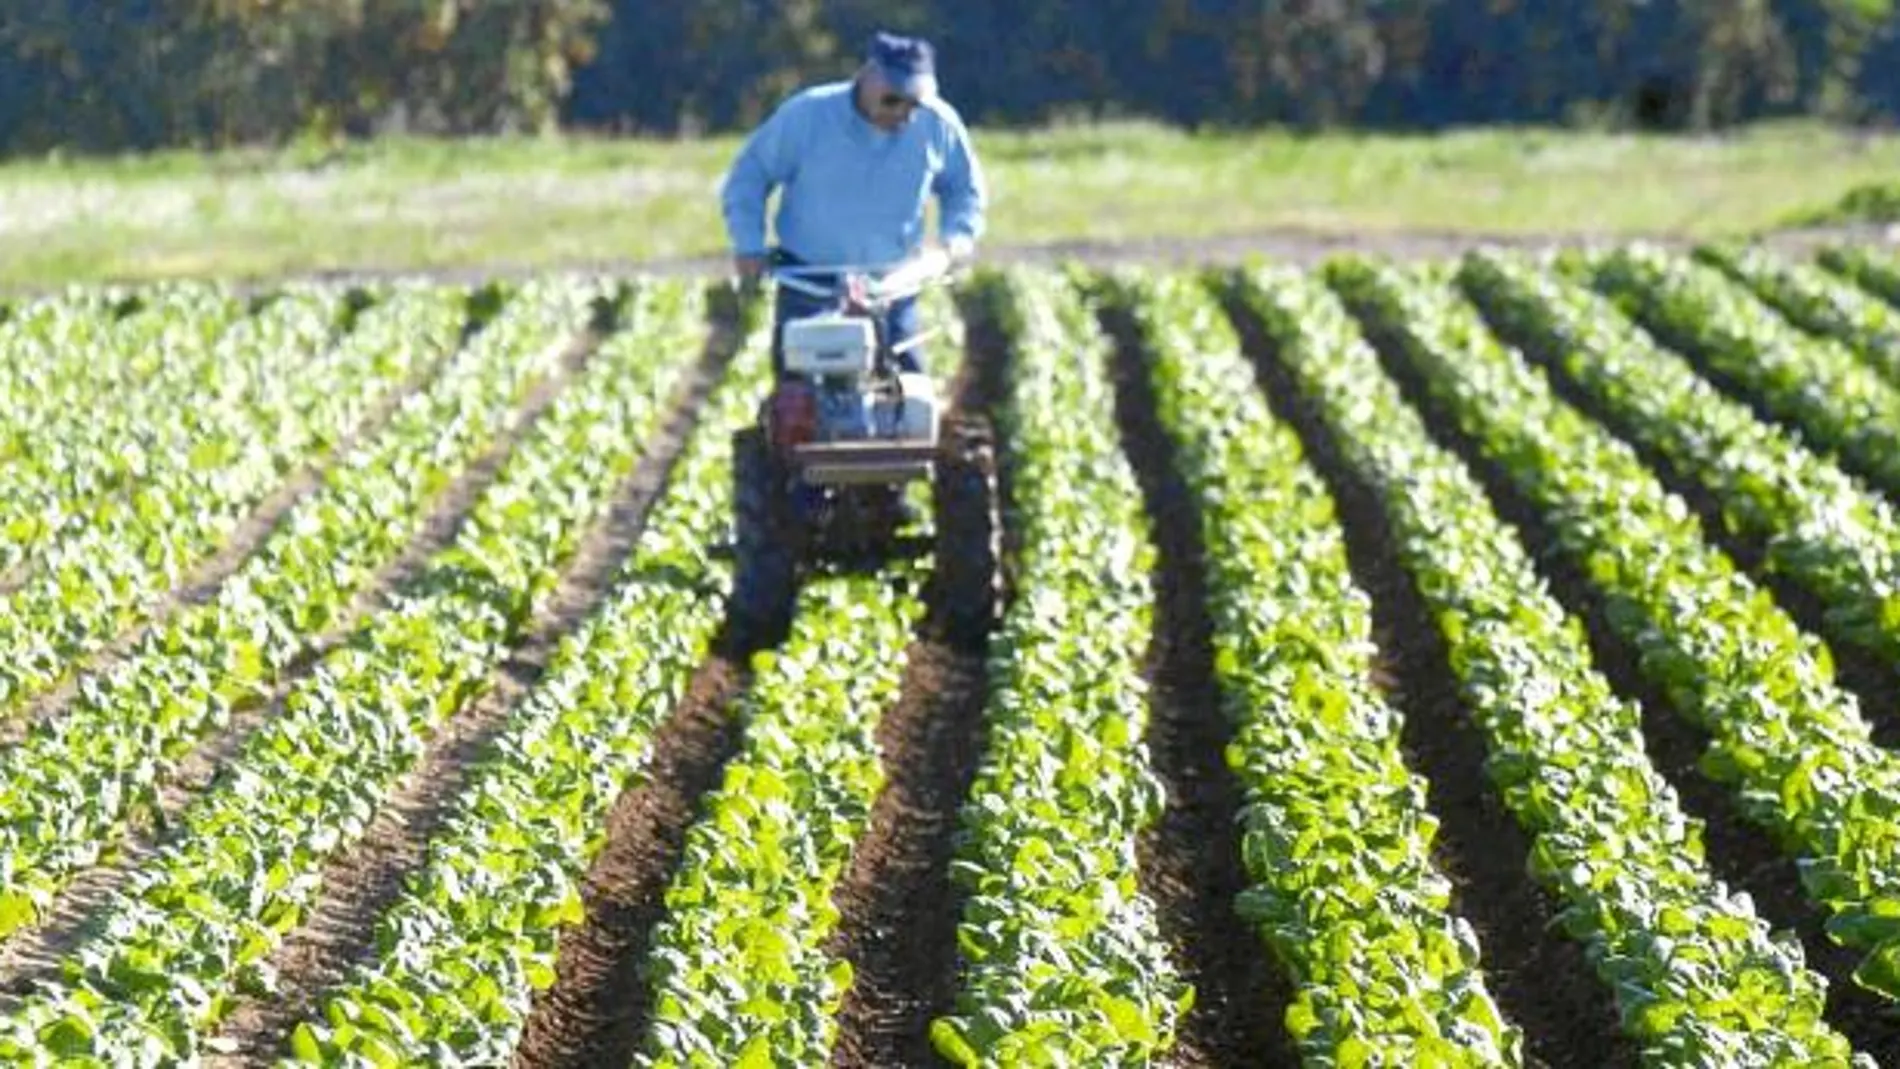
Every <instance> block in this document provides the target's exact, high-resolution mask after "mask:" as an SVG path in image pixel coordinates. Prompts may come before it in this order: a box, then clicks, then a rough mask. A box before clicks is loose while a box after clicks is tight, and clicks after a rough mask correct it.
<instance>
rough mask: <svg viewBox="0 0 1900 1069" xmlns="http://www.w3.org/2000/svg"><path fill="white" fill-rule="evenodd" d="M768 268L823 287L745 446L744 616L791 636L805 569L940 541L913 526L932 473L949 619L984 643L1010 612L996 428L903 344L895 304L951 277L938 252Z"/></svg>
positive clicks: (736, 460)
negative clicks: (892, 260) (1005, 609)
mask: <svg viewBox="0 0 1900 1069" xmlns="http://www.w3.org/2000/svg"><path fill="white" fill-rule="evenodd" d="M768 277H769V278H770V280H771V281H772V282H774V283H775V284H777V285H779V286H785V287H790V288H793V289H795V290H797V291H798V292H799V293H801V294H804V295H807V296H809V297H811V298H813V304H814V305H816V306H818V310H817V311H815V312H814V313H812V314H810V315H803V316H796V317H791V318H788V319H787V320H786V321H785V323H784V325H783V328H782V329H783V333H782V336H781V338H780V343H779V344H780V347H781V357H780V360H779V366H778V369H777V373H776V374H775V376H774V378H775V382H774V385H773V389H772V392H771V394H770V395H768V396H767V397H766V398H765V399H764V400H763V401H762V402H761V404H760V406H759V414H758V421H757V423H756V425H754V426H750V427H747V428H745V429H743V430H741V431H740V432H739V433H738V435H737V436H736V437H735V440H734V443H733V448H734V453H733V475H734V479H735V480H736V484H735V487H734V506H735V509H736V511H737V515H736V517H735V523H734V528H735V529H734V550H735V553H736V565H737V570H736V575H735V580H734V589H733V615H734V616H735V618H736V619H737V620H738V621H739V622H740V623H741V624H742V626H745V627H746V628H747V629H748V630H752V631H753V632H754V633H755V634H759V635H762V636H772V637H776V636H779V635H782V634H783V633H784V629H785V628H786V626H787V625H788V624H789V622H790V616H791V610H792V603H793V598H794V595H795V591H796V588H797V586H798V584H799V582H800V580H801V579H802V578H803V576H805V575H806V574H809V573H810V571H811V570H812V569H815V568H820V567H827V566H830V567H840V568H848V569H855V568H863V567H875V566H876V565H877V563H878V562H880V561H884V560H888V559H890V558H892V557H893V556H894V555H898V554H903V553H907V552H908V553H911V554H913V555H915V554H916V553H918V552H919V551H920V550H919V547H920V546H922V547H928V546H929V545H930V542H931V541H933V540H932V539H928V538H923V537H920V536H918V535H916V534H915V533H914V531H913V530H912V528H913V526H914V524H913V521H912V519H911V517H910V516H909V515H908V511H909V510H908V506H907V502H906V492H907V489H908V488H909V487H910V486H911V484H913V483H916V482H919V481H925V480H927V481H929V482H930V484H931V485H930V489H931V496H932V501H933V505H934V508H933V512H934V515H935V526H936V530H935V532H934V534H935V538H934V542H935V551H936V561H935V567H934V568H933V569H932V572H933V582H934V583H935V584H936V585H937V587H938V594H937V598H936V600H937V602H938V605H939V612H940V614H941V615H940V619H941V620H942V621H943V623H944V624H945V625H946V627H947V631H948V636H949V637H952V638H953V639H956V640H959V641H968V640H977V639H979V638H980V636H981V635H982V634H984V633H985V632H986V631H987V629H988V626H989V624H990V623H991V621H992V620H993V619H994V618H995V615H996V613H997V612H998V611H1000V604H999V603H1000V597H999V589H1000V582H999V581H998V579H997V575H998V572H997V566H998V555H999V554H998V547H999V545H1000V531H1001V523H1000V517H999V504H998V498H997V491H996V471H995V461H994V451H993V443H992V441H991V434H990V429H989V427H988V425H987V424H986V422H985V421H983V420H982V419H980V418H977V417H973V416H967V415H964V414H961V413H958V414H950V413H947V412H946V411H945V407H946V406H945V405H944V404H943V402H942V401H940V400H939V398H938V396H937V388H936V384H935V381H934V380H933V379H932V378H931V376H930V375H929V374H927V373H923V372H913V371H905V370H903V369H902V366H901V358H902V356H903V353H904V352H905V351H906V350H907V349H908V348H910V347H912V346H915V345H918V344H921V343H922V342H923V341H925V340H926V339H927V338H928V337H930V335H931V334H933V333H935V331H931V330H919V331H917V332H916V333H915V334H914V336H913V337H911V338H910V339H907V340H906V341H905V342H903V343H902V344H900V345H893V344H892V339H891V338H890V337H889V331H888V330H887V325H886V319H887V313H888V312H889V310H890V308H891V306H892V305H893V304H895V303H896V302H898V301H901V300H903V299H905V298H906V297H913V296H916V295H918V294H920V293H922V292H923V291H924V289H925V288H926V287H928V286H931V285H934V284H939V283H946V282H947V281H948V280H949V279H950V278H951V273H950V264H949V261H948V260H947V259H946V258H944V257H943V256H942V255H941V254H936V253H928V254H924V255H920V256H918V257H916V258H913V259H910V260H906V261H903V262H901V263H898V264H890V265H869V266H860V265H841V266H815V267H814V266H794V267H784V266H781V267H776V268H773V269H772V270H771V271H770V272H769V275H768Z"/></svg>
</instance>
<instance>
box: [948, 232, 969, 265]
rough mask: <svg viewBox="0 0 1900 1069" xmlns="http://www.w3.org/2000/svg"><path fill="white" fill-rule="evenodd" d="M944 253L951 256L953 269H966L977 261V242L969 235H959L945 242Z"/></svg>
mask: <svg viewBox="0 0 1900 1069" xmlns="http://www.w3.org/2000/svg"><path fill="white" fill-rule="evenodd" d="M943 251H944V252H945V253H948V254H949V256H950V266H951V268H953V269H954V268H958V267H965V266H968V264H969V263H970V261H971V260H974V259H976V242H974V241H972V240H970V237H969V235H967V234H958V235H956V236H955V237H953V238H951V239H950V240H949V241H946V242H944V245H943Z"/></svg>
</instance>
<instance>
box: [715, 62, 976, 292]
mask: <svg viewBox="0 0 1900 1069" xmlns="http://www.w3.org/2000/svg"><path fill="white" fill-rule="evenodd" d="M852 89H853V83H851V82H849V81H844V82H830V83H826V84H823V85H817V86H812V87H811V88H808V89H805V90H802V91H800V92H798V93H796V94H794V95H793V96H791V97H790V98H788V99H787V100H786V101H785V102H784V103H782V104H780V105H779V106H778V108H777V109H776V110H774V111H773V112H772V114H771V116H769V117H768V118H767V119H766V120H765V122H764V123H762V124H761V125H760V126H759V128H758V129H757V130H754V131H753V132H752V135H751V137H749V138H747V140H746V143H745V146H744V147H743V148H742V149H741V150H740V152H739V156H738V158H737V159H736V160H734V161H733V164H732V169H731V170H730V171H729V172H727V174H726V180H725V184H724V185H723V186H722V187H721V189H720V201H721V205H722V207H723V210H724V213H725V219H726V233H727V236H728V237H729V238H730V240H731V242H732V250H733V252H734V253H735V254H737V255H741V256H747V255H759V254H761V253H763V252H764V251H765V249H766V237H765V205H766V198H767V197H768V196H769V195H770V194H771V192H772V190H773V188H774V187H779V188H780V190H781V192H780V196H779V205H778V214H777V215H776V216H775V217H774V218H773V226H774V227H775V229H776V231H777V239H778V245H779V247H780V248H783V249H784V250H785V251H787V252H790V253H792V254H793V255H795V256H797V257H799V258H800V259H802V260H803V261H805V262H806V263H809V264H843V263H852V264H869V263H888V262H890V261H893V260H901V259H903V258H904V257H906V256H909V255H910V254H911V253H912V252H914V251H915V250H916V248H917V247H918V246H919V245H920V244H921V243H922V239H923V236H924V209H925V206H926V205H927V204H928V203H929V200H930V195H931V194H932V193H935V194H937V195H938V196H939V197H940V198H941V199H940V203H939V219H938V232H939V237H940V238H941V239H942V240H945V241H948V240H949V239H950V238H952V237H955V236H958V235H964V236H967V237H969V238H970V239H971V240H972V241H974V240H975V239H977V238H979V237H981V236H982V234H983V229H984V218H983V212H984V208H985V204H986V199H987V196H986V192H985V189H984V182H983V171H982V168H981V166H980V165H979V164H978V162H977V159H976V153H975V151H974V150H973V149H972V148H971V145H970V135H969V132H968V131H967V130H966V129H964V126H963V120H962V118H961V117H960V116H958V114H957V112H956V110H955V109H954V108H952V107H951V106H950V105H949V104H948V103H946V102H944V101H943V100H942V99H941V98H938V99H936V100H933V101H928V102H925V103H924V104H922V105H920V106H919V107H917V108H916V110H914V111H913V112H912V113H911V118H910V122H908V123H906V124H905V125H903V126H901V127H899V128H898V129H896V130H894V131H892V132H890V133H886V132H884V131H883V130H880V129H878V128H877V127H876V126H873V125H872V124H871V123H870V121H869V120H867V119H865V118H864V116H862V115H860V114H858V110H857V108H856V106H855V105H854V104H853V102H852V95H851V94H852Z"/></svg>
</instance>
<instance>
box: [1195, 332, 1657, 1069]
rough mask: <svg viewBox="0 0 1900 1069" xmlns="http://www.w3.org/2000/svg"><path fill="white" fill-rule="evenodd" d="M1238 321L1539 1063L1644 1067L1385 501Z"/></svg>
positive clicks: (1447, 858)
mask: <svg viewBox="0 0 1900 1069" xmlns="http://www.w3.org/2000/svg"><path fill="white" fill-rule="evenodd" d="M1229 314H1230V315H1231V316H1232V317H1233V319H1234V323H1235V326H1236V328H1237V329H1238V330H1239V331H1240V334H1241V337H1242V338H1243V340H1244V343H1245V346H1246V349H1247V352H1248V354H1249V356H1250V357H1251V358H1252V359H1253V362H1254V365H1255V369H1256V372H1257V373H1258V375H1259V378H1260V382H1261V386H1262V389H1263V390H1264V393H1265V395H1266V397H1267V400H1268V403H1269V405H1270V407H1271V408H1272V410H1273V412H1274V414H1275V415H1276V416H1277V417H1278V418H1279V419H1281V420H1283V421H1285V422H1286V423H1287V424H1288V425H1289V426H1291V427H1293V428H1294V429H1295V430H1296V431H1297V432H1298V434H1299V437H1300V440H1301V442H1302V444H1303V446H1304V449H1305V452H1306V457H1307V460H1308V462H1309V463H1311V464H1312V465H1313V467H1314V469H1315V470H1316V471H1317V472H1318V473H1319V475H1320V477H1321V479H1322V481H1323V482H1324V483H1325V484H1326V487H1327V491H1328V493H1329V494H1330V495H1331V496H1332V498H1333V500H1334V502H1335V503H1336V504H1337V506H1338V509H1339V515H1340V517H1341V520H1342V524H1343V527H1344V531H1345V538H1346V553H1347V557H1348V559H1349V561H1350V564H1351V568H1352V572H1353V575H1354V577H1355V579H1356V580H1357V582H1358V584H1359V586H1360V587H1361V588H1362V589H1364V590H1365V591H1366V592H1367V594H1369V595H1370V596H1371V599H1372V614H1373V640H1374V643H1375V645H1376V646H1377V647H1378V649H1379V651H1380V655H1381V658H1382V660H1383V665H1382V669H1383V671H1382V672H1381V678H1379V679H1378V680H1377V682H1379V684H1380V686H1381V687H1382V689H1383V690H1384V691H1385V692H1386V697H1387V699H1388V700H1389V701H1390V702H1391V703H1392V705H1393V706H1394V708H1396V709H1398V710H1399V712H1400V713H1401V714H1402V716H1403V727H1402V743H1401V745H1402V747H1403V750H1404V753H1405V757H1406V763H1407V765H1408V766H1409V767H1411V768H1412V769H1414V770H1416V772H1417V773H1418V774H1419V775H1421V776H1423V777H1424V778H1425V779H1426V781H1427V795H1428V799H1429V802H1428V804H1429V807H1430V810H1431V812H1432V814H1433V815H1434V816H1436V817H1437V818H1438V820H1439V821H1440V824H1439V834H1438V838H1437V842H1436V843H1435V844H1434V850H1433V854H1434V860H1435V861H1436V863H1437V865H1438V868H1439V870H1440V871H1441V872H1443V873H1444V874H1445V875H1446V877H1447V878H1448V879H1449V880H1451V882H1452V884H1453V891H1452V903H1451V908H1452V911H1453V912H1454V913H1455V914H1456V915H1458V916H1461V917H1463V918H1465V919H1466V920H1467V921H1468V922H1469V923H1470V924H1471V925H1472V927H1473V929H1474V930H1475V931H1476V933H1477V936H1478V939H1479V942H1480V945H1481V946H1482V948H1483V954H1484V961H1483V968H1484V970H1485V975H1486V978H1487V981H1488V984H1489V986H1490V989H1491V992H1492V995H1493V997H1494V998H1495V999H1496V1000H1497V1003H1498V1006H1499V1008H1500V1009H1501V1010H1502V1011H1503V1012H1504V1014H1505V1016H1506V1018H1507V1019H1508V1020H1509V1021H1511V1022H1512V1023H1513V1024H1515V1025H1517V1026H1518V1027H1520V1028H1521V1029H1523V1032H1524V1038H1525V1055H1526V1058H1527V1060H1528V1062H1529V1064H1530V1065H1532V1066H1535V1067H1548V1069H1572V1067H1574V1069H1613V1067H1624V1066H1633V1065H1635V1064H1637V1057H1636V1050H1635V1045H1634V1044H1633V1043H1632V1042H1631V1041H1630V1040H1629V1039H1628V1038H1627V1037H1625V1036H1623V1035H1622V1033H1621V1031H1620V1029H1619V1028H1618V1023H1617V1022H1618V1018H1617V1013H1616V1009H1615V1004H1614V1002H1613V1000H1612V999H1611V996H1610V992H1609V990H1608V989H1607V988H1606V987H1605V986H1604V985H1603V984H1602V983H1600V982H1599V981H1598V980H1597V977H1596V974H1595V971H1594V970H1593V969H1592V968H1591V966H1590V963H1589V961H1588V959H1587V958H1586V956H1585V954H1584V950H1583V947H1582V946H1581V945H1580V944H1578V943H1576V942H1573V941H1571V940H1569V939H1567V938H1565V937H1564V936H1563V935H1562V927H1561V924H1560V922H1559V920H1558V915H1559V912H1560V910H1561V903H1560V902H1558V901H1557V900H1556V898H1555V896H1553V895H1551V894H1550V893H1548V892H1546V891H1545V890H1544V889H1543V888H1542V887H1540V886H1538V885H1537V883H1536V882H1535V881H1534V880H1532V879H1530V878H1529V876H1527V875H1526V872H1525V864H1526V859H1527V858H1528V857H1529V855H1530V841H1531V840H1530V837H1529V836H1528V835H1526V834H1525V833H1524V831H1523V829H1522V828H1520V827H1519V826H1518V824H1517V822H1516V820H1515V819H1514V818H1513V817H1512V815H1511V813H1510V812H1509V810H1507V809H1506V808H1505V806H1504V803H1503V801H1502V799H1500V798H1499V797H1498V795H1497V792H1496V791H1494V790H1493V789H1492V787H1491V781H1490V779H1489V777H1488V776H1487V775H1486V774H1485V771H1484V763H1485V757H1486V744H1485V740H1484V737H1483V735H1482V732H1481V731H1480V729H1479V728H1478V727H1477V725H1476V723H1475V721H1474V720H1473V718H1472V716H1471V713H1470V710H1469V709H1468V707H1467V706H1466V704H1465V701H1464V698H1463V695H1462V694H1461V693H1460V691H1459V685H1458V680H1457V677H1456V676H1455V675H1454V674H1453V673H1452V670H1451V667H1450V660H1449V656H1448V653H1447V651H1446V648H1445V641H1444V637H1443V636H1442V635H1441V634H1440V632H1439V630H1438V626H1437V624H1436V623H1435V622H1434V620H1433V618H1432V616H1431V613H1430V611H1429V610H1428V608H1427V606H1426V604H1425V602H1424V599H1423V598H1422V596H1421V595H1420V594H1419V592H1418V588H1417V586H1416V583H1415V580H1414V578H1413V576H1412V575H1411V573H1410V572H1409V571H1408V570H1407V569H1406V568H1405V566H1404V564H1403V562H1402V561H1401V560H1400V558H1399V555H1398V551H1397V548H1396V547H1397V541H1396V539H1395V536H1394V534H1393V531H1392V529H1391V524H1390V521H1389V519H1388V517H1387V516H1386V513H1385V508H1384V506H1383V504H1382V503H1381V501H1380V500H1379V495H1378V494H1377V493H1376V492H1375V490H1374V488H1373V486H1372V484H1371V483H1369V482H1368V481H1367V480H1366V479H1365V478H1363V477H1362V476H1361V475H1360V474H1359V473H1358V472H1357V471H1355V470H1354V468H1353V467H1352V465H1351V464H1350V463H1348V462H1347V460H1346V459H1345V457H1344V455H1343V454H1342V452H1341V450H1340V449H1339V447H1338V444H1337V443H1336V441H1335V440H1334V437H1333V433H1332V431H1331V429H1330V428H1328V427H1327V426H1326V424H1325V422H1324V420H1323V419H1322V418H1321V416H1320V414H1319V412H1318V410H1317V408H1316V407H1315V406H1314V404H1313V403H1312V402H1311V400H1310V399H1308V398H1306V397H1305V396H1304V395H1303V394H1302V392H1301V391H1300V389H1299V387H1298V384H1297V382H1296V381H1295V379H1294V377H1293V375H1292V373H1291V372H1290V371H1289V370H1288V369H1287V368H1285V367H1284V366H1282V365H1281V363H1280V362H1279V359H1278V356H1277V354H1276V353H1275V352H1274V349H1273V344H1272V341H1271V340H1270V339H1269V338H1267V336H1266V334H1265V332H1264V330H1263V329H1262V327H1261V324H1260V322H1259V320H1258V319H1257V318H1256V317H1255V316H1254V315H1253V314H1252V313H1251V312H1250V311H1248V310H1247V309H1245V308H1243V307H1238V306H1234V305H1232V304H1230V306H1229ZM1414 403H1416V401H1414Z"/></svg>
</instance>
